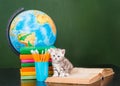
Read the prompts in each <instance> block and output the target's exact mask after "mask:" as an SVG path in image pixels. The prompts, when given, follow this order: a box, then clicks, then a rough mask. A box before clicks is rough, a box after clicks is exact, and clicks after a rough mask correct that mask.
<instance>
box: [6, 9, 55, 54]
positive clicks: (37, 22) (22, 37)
mask: <svg viewBox="0 0 120 86" xmlns="http://www.w3.org/2000/svg"><path fill="white" fill-rule="evenodd" d="M8 34H9V35H8V36H9V40H10V42H11V45H12V47H14V49H15V50H16V51H17V52H18V53H20V48H22V47H42V46H52V45H54V43H55V41H56V26H55V24H54V22H53V20H52V19H51V18H50V17H49V16H48V15H47V14H46V13H44V12H42V11H39V10H27V11H23V12H21V13H19V14H18V15H17V16H15V17H14V19H13V20H12V22H11V24H10V27H9V32H8Z"/></svg>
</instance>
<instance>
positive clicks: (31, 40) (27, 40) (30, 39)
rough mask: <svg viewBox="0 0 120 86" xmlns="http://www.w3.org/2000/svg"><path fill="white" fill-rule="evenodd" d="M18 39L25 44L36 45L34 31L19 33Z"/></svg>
mask: <svg viewBox="0 0 120 86" xmlns="http://www.w3.org/2000/svg"><path fill="white" fill-rule="evenodd" d="M18 41H19V42H20V43H23V44H25V46H27V47H28V46H34V45H35V33H34V32H32V33H29V34H25V33H24V34H23V33H21V34H19V35H18Z"/></svg>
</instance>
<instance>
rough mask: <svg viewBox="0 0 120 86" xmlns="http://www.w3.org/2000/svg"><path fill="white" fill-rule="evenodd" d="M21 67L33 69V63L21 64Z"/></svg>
mask: <svg viewBox="0 0 120 86" xmlns="http://www.w3.org/2000/svg"><path fill="white" fill-rule="evenodd" d="M21 67H35V63H21Z"/></svg>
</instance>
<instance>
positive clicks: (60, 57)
mask: <svg viewBox="0 0 120 86" xmlns="http://www.w3.org/2000/svg"><path fill="white" fill-rule="evenodd" d="M48 52H49V53H50V55H51V58H52V66H53V71H54V74H53V77H67V76H69V73H70V71H71V70H72V68H73V65H72V64H71V62H70V61H69V60H68V59H67V58H65V57H64V55H65V49H59V48H50V49H49V50H48Z"/></svg>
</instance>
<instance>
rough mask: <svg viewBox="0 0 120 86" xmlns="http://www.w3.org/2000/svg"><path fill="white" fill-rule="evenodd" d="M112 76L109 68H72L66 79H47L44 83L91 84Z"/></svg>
mask: <svg viewBox="0 0 120 86" xmlns="http://www.w3.org/2000/svg"><path fill="white" fill-rule="evenodd" d="M113 74H114V72H113V70H112V69H111V68H73V70H72V71H71V73H70V75H69V76H68V77H48V78H47V79H46V81H45V82H51V83H69V84H92V83H94V82H97V81H98V80H101V79H103V78H105V77H107V76H111V75H113Z"/></svg>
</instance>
